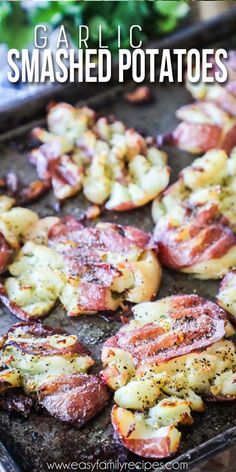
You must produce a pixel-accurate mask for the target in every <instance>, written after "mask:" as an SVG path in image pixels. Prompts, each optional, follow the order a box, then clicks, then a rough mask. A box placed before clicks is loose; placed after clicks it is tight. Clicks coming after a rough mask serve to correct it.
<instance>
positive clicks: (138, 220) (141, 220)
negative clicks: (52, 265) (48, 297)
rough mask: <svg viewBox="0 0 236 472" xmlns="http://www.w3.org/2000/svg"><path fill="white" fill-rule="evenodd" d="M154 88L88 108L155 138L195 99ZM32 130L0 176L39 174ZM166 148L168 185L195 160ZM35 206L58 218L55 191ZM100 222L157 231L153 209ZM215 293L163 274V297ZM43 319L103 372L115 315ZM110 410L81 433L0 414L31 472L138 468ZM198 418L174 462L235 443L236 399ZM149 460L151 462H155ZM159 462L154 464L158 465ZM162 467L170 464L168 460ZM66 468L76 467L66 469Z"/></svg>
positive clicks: (9, 148) (45, 419) (18, 134)
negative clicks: (30, 155) (53, 467)
mask: <svg viewBox="0 0 236 472" xmlns="http://www.w3.org/2000/svg"><path fill="white" fill-rule="evenodd" d="M232 44H234V45H236V40H233V42H232ZM127 88H129V84H128V85H127ZM151 90H152V93H153V96H154V98H155V100H154V101H153V103H150V104H146V105H139V106H132V105H129V104H127V103H125V102H124V101H123V98H122V94H123V93H124V91H125V88H124V87H122V89H121V88H120V87H119V88H118V89H116V90H115V89H114V90H112V91H108V93H106V92H105V93H104V94H101V95H100V96H99V97H97V98H96V97H95V98H94V99H92V100H90V103H89V104H90V105H91V106H92V105H94V107H95V108H96V109H97V110H98V111H99V113H101V114H105V115H109V114H112V115H115V116H116V117H117V118H118V119H121V120H123V121H124V122H125V123H126V124H127V125H128V126H131V127H135V128H137V129H138V130H139V131H141V132H143V133H145V134H147V135H156V134H157V133H163V132H166V131H167V130H170V129H171V128H172V127H174V126H175V125H176V123H177V121H176V119H175V116H174V112H175V110H176V108H178V106H180V105H183V104H185V103H189V102H191V97H190V95H189V94H188V93H187V91H186V90H185V88H184V87H183V86H179V85H171V86H168V85H166V86H165V85H162V86H158V85H155V86H152V87H151ZM31 128H32V124H31V125H30V126H26V127H23V128H22V129H20V130H16V131H15V132H10V133H8V138H7V139H6V138H2V139H0V155H1V175H4V174H5V173H6V172H7V171H10V170H14V171H16V172H17V174H18V175H19V176H20V177H21V178H22V180H24V182H27V181H30V179H31V178H35V177H36V174H35V170H34V168H33V167H32V166H31V165H30V164H28V163H27V157H26V156H27V152H28V149H29V139H28V131H29V130H30V129H31ZM165 150H166V151H167V152H168V154H169V164H170V166H171V168H172V174H171V180H172V181H174V180H175V179H176V177H177V175H178V172H179V171H180V170H181V169H182V168H183V167H185V166H186V165H189V164H190V163H191V162H192V159H193V158H192V156H190V155H189V154H187V153H184V152H181V151H178V150H176V149H174V148H167V147H166V148H165ZM88 206H89V204H88V202H86V201H85V199H84V198H83V196H82V195H79V196H77V197H75V198H73V199H70V200H68V201H67V202H66V204H65V205H64V206H63V207H62V209H61V213H60V214H72V215H74V216H76V217H79V216H80V214H81V213H82V212H83V211H84V209H85V208H86V207H88ZM30 208H31V209H33V210H36V211H37V212H38V213H39V215H40V216H47V215H52V214H56V211H55V199H54V197H53V195H52V193H49V194H48V195H46V196H45V197H43V198H42V199H41V200H40V201H39V202H37V203H35V204H33V205H31V206H30ZM102 219H103V220H105V221H114V222H119V223H122V224H131V225H134V226H137V227H138V228H142V229H145V230H147V231H152V229H153V223H152V220H151V213H150V205H147V206H146V207H145V208H141V209H138V210H135V211H132V212H126V213H123V214H118V213H109V212H106V213H105V214H104V215H102ZM217 289H218V282H216V281H207V282H204V281H198V280H194V279H192V278H191V277H188V276H186V275H181V274H177V273H174V272H171V271H167V270H163V282H162V286H161V290H160V292H159V294H158V297H159V298H160V297H164V296H167V295H170V294H177V293H193V292H194V293H197V294H199V295H202V296H204V297H206V298H210V299H214V296H215V294H216V293H217ZM0 316H1V323H0V334H2V333H4V332H6V331H7V330H8V329H9V327H10V326H11V325H12V324H13V323H15V322H17V321H18V320H17V318H15V317H14V316H13V315H11V314H10V313H9V312H8V310H7V309H6V308H4V307H1V315H0ZM44 322H45V323H48V324H50V325H52V326H55V327H58V326H60V327H62V328H64V329H66V330H68V332H70V333H75V334H77V335H78V337H79V339H80V340H81V341H82V342H83V343H84V344H85V345H86V346H87V347H88V348H89V349H90V351H91V352H92V355H93V357H94V358H95V359H96V361H97V363H96V367H95V371H98V370H99V369H100V368H101V363H100V350H101V346H102V344H103V341H104V340H105V339H106V338H108V337H110V336H111V335H112V334H114V333H116V331H117V330H118V329H119V327H120V325H121V323H120V319H119V315H118V314H115V315H112V316H108V317H104V316H101V315H99V316H91V315H90V316H81V317H78V318H68V317H67V316H66V314H65V313H64V310H63V309H62V308H61V307H57V308H56V309H55V310H54V311H53V313H52V314H50V315H49V316H48V317H47V318H46V319H45V320H44ZM111 405H112V400H111V403H110V405H109V407H107V408H106V410H105V411H103V412H102V413H101V414H100V415H99V416H98V417H97V418H95V419H93V420H92V421H91V422H90V423H88V424H87V425H86V426H85V427H83V428H82V429H80V430H78V429H76V428H74V427H72V426H69V425H66V424H63V423H61V422H59V421H57V420H55V419H54V418H51V417H49V416H47V415H46V414H42V413H41V414H36V413H35V414H33V415H32V416H31V417H30V418H29V419H27V420H25V419H22V418H17V417H14V416H10V415H8V414H6V413H4V412H0V437H1V439H2V441H3V442H4V444H5V445H6V447H7V448H8V450H10V451H11V452H12V454H13V456H14V458H15V460H16V462H17V463H18V464H19V466H20V467H21V468H22V470H24V471H26V472H29V471H31V472H45V471H47V470H50V469H49V467H50V466H49V464H52V463H53V462H56V463H62V462H64V463H65V464H71V463H72V462H73V461H75V462H77V463H79V462H80V463H81V464H84V463H90V464H95V463H96V461H97V460H99V461H109V460H113V461H115V460H119V462H120V464H122V463H124V462H129V461H132V462H137V461H138V462H139V463H140V460H141V461H142V459H140V458H138V457H137V456H134V455H133V454H131V453H129V452H128V451H127V450H125V449H124V448H123V447H122V446H121V445H120V444H119V442H118V441H117V439H116V438H115V437H114V434H113V429H112V426H111V424H110V408H111ZM193 416H194V424H193V425H191V426H188V427H183V428H181V431H182V441H181V446H180V449H179V451H178V453H177V455H176V456H175V457H174V458H173V459H172V460H173V461H174V462H175V463H176V462H177V461H182V462H187V463H188V464H189V466H190V465H193V464H195V463H197V462H198V461H200V460H202V459H203V458H206V457H208V456H209V455H211V454H214V453H216V452H217V451H220V450H222V449H224V448H226V447H228V446H230V445H231V444H233V443H234V442H236V403H235V402H232V403H230V402H228V403H227V404H226V403H218V404H214V403H210V404H208V405H207V408H206V411H205V412H204V413H202V414H200V413H199V414H194V415H193ZM147 462H148V463H149V464H150V463H151V462H152V461H151V460H148V461H147ZM154 462H155V463H157V461H154ZM160 462H162V463H164V462H170V460H166V461H163V460H161V461H160ZM117 464H118V463H117ZM144 464H145V460H143V467H144ZM81 467H83V465H82V466H81ZM173 467H174V465H173ZM68 470H72V469H69V468H68ZM78 470H79V469H78ZM85 470H86V469H85ZM95 470H99V468H95ZM111 470H112V469H111ZM117 470H119V469H117ZM124 470H125V469H124ZM134 470H135V469H134ZM157 470H158V469H157ZM169 470H170V469H169ZM175 470H176V469H175Z"/></svg>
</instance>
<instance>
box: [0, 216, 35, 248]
mask: <svg viewBox="0 0 236 472" xmlns="http://www.w3.org/2000/svg"><path fill="white" fill-rule="evenodd" d="M38 220H39V218H38V215H37V214H36V213H35V212H34V211H31V210H28V208H21V207H14V208H12V209H10V210H9V211H6V212H3V213H1V214H0V231H1V232H2V234H3V235H4V237H5V238H6V240H7V242H8V243H9V244H10V246H12V247H13V248H18V246H19V243H20V242H21V241H24V238H25V235H26V234H27V233H28V231H29V230H30V228H32V227H33V226H34V225H35V224H36V223H37V221H38Z"/></svg>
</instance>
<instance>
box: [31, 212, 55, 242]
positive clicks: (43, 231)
mask: <svg viewBox="0 0 236 472" xmlns="http://www.w3.org/2000/svg"><path fill="white" fill-rule="evenodd" d="M59 221H60V220H59V218H58V217H57V216H46V217H45V218H42V219H39V220H38V221H36V223H35V224H34V225H33V226H31V227H30V228H29V229H28V230H27V231H26V232H25V234H24V239H25V241H28V240H30V241H32V242H34V243H36V244H42V245H47V243H48V232H49V230H50V228H52V226H53V225H54V224H56V223H59Z"/></svg>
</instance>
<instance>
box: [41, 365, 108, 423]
mask: <svg viewBox="0 0 236 472" xmlns="http://www.w3.org/2000/svg"><path fill="white" fill-rule="evenodd" d="M38 400H39V404H40V405H41V406H43V407H44V408H45V409H46V410H47V411H48V413H50V415H52V416H54V417H55V418H57V419H58V420H60V421H64V422H67V423H69V424H72V425H73V426H76V427H78V428H79V427H81V426H83V425H84V424H85V423H86V422H87V421H89V420H90V419H91V418H93V416H95V415H97V414H98V413H99V412H100V411H101V410H102V409H103V408H104V407H105V406H106V404H107V402H108V400H109V395H108V392H107V389H106V387H105V385H104V384H103V383H102V382H101V380H100V379H99V378H98V377H96V376H95V375H87V374H74V375H63V376H61V377H58V378H56V379H53V380H51V381H48V382H46V383H45V384H43V385H42V386H41V387H40V389H39V392H38Z"/></svg>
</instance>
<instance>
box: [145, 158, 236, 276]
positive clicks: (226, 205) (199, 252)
mask: <svg viewBox="0 0 236 472" xmlns="http://www.w3.org/2000/svg"><path fill="white" fill-rule="evenodd" d="M235 192H236V154H235V151H233V152H232V153H231V155H230V157H228V156H227V154H226V153H225V151H222V150H219V151H217V150H212V151H209V152H207V153H206V154H205V155H204V156H203V157H202V158H199V159H196V160H195V161H194V162H193V164H192V165H190V166H189V167H186V168H185V169H184V170H183V171H182V172H181V173H180V178H179V180H178V181H177V182H176V183H175V184H173V185H172V186H171V187H169V188H168V189H167V191H166V192H165V193H164V195H163V196H162V198H159V199H156V200H155V201H154V202H153V207H152V215H153V219H154V221H155V222H156V223H157V226H156V229H155V234H154V239H155V241H156V242H157V243H158V247H159V257H160V260H161V262H162V263H163V264H164V265H166V266H167V267H170V268H172V269H175V270H180V271H182V272H186V273H191V274H192V275H194V276H195V277H198V278H205V279H207V278H209V279H210V278H213V279H214V278H220V277H223V276H224V275H225V274H226V273H227V272H229V270H231V269H232V268H234V267H235V266H236V236H235V234H234V233H235V232H236V219H235V202H236V198H235V197H236V193H235Z"/></svg>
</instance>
